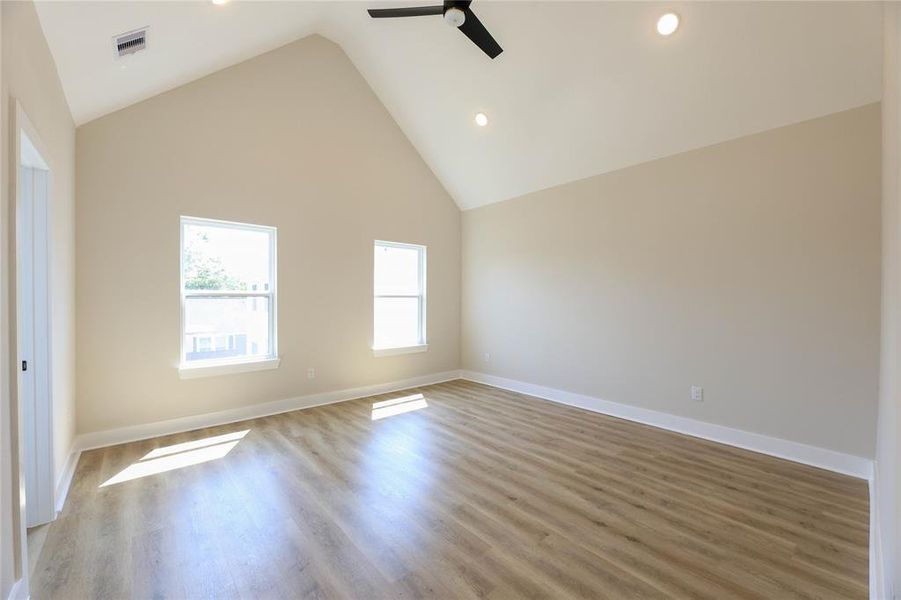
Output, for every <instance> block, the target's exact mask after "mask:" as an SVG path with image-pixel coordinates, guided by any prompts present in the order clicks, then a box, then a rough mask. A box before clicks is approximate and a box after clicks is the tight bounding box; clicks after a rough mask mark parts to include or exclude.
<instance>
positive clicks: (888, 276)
mask: <svg viewBox="0 0 901 600" xmlns="http://www.w3.org/2000/svg"><path fill="white" fill-rule="evenodd" d="M883 42H884V44H885V56H884V59H883V69H884V76H883V97H882V132H883V133H882V353H881V357H882V363H881V369H880V375H881V376H880V389H879V424H878V442H877V446H876V470H875V471H876V473H875V491H876V501H875V502H874V505H873V507H872V510H873V511H875V514H876V517H877V527H878V528H879V533H878V534H877V540H878V541H877V547H878V549H877V551H878V554H877V556H876V558H877V561H876V565H877V572H876V577H877V580H876V585H877V586H883V587H882V588H881V589H880V588H878V587H877V590H879V591H881V592H882V597H886V598H890V597H891V586H893V585H894V587H895V588H896V589H897V588H898V586H899V585H901V582H899V580H898V577H899V574H901V560H899V559H901V557H899V556H898V548H897V543H898V533H899V531H898V525H899V523H901V505H899V503H898V499H899V498H901V493H899V490H898V486H899V484H901V477H899V473H898V470H899V468H901V463H899V462H898V432H899V431H901V387H899V386H901V346H899V344H901V271H899V269H901V191H899V186H898V183H899V178H898V175H899V168H901V155H899V148H901V129H899V116H901V77H899V76H901V46H899V42H901V11H899V7H898V5H897V4H896V3H893V2H890V3H886V4H885V34H884V37H883ZM875 597H880V596H879V594H877V595H876V596H875Z"/></svg>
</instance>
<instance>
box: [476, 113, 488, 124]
mask: <svg viewBox="0 0 901 600" xmlns="http://www.w3.org/2000/svg"><path fill="white" fill-rule="evenodd" d="M487 124H488V115H486V114H485V113H476V125H478V126H479V127H484V126H485V125H487Z"/></svg>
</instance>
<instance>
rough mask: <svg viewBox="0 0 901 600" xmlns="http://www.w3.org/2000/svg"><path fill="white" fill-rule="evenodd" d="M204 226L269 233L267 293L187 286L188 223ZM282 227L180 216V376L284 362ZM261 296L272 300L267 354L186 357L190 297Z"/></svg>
mask: <svg viewBox="0 0 901 600" xmlns="http://www.w3.org/2000/svg"><path fill="white" fill-rule="evenodd" d="M186 225H200V226H204V227H222V228H226V229H245V230H247V231H264V232H266V233H267V234H269V290H268V291H265V292H260V291H257V292H247V291H239V292H223V291H210V290H191V291H190V292H188V290H186V289H185V226H186ZM277 249H278V229H276V228H275V227H270V226H267V225H254V224H250V223H236V222H234V221H221V220H217V219H204V218H201V217H187V216H182V217H180V218H179V224H178V262H179V285H178V288H179V289H178V293H179V302H180V305H181V323H180V327H179V333H180V340H179V365H178V375H179V377H180V378H182V379H192V378H195V377H212V376H214V375H225V374H229V373H247V372H250V371H262V370H267V369H277V368H278V366H279V363H280V359H279V357H278V305H277V298H278V293H277V291H278V278H277V274H278V262H277V261H278V253H277ZM255 296H256V297H260V298H268V299H269V315H270V318H269V345H270V349H269V350H270V351H269V354H268V355H265V356H261V357H260V356H255V357H253V358H249V359H248V358H246V357H239V358H224V359H219V360H204V361H199V360H198V361H192V362H188V361H187V360H185V356H186V352H187V349H186V348H185V300H186V299H187V298H204V297H206V298H248V297H255Z"/></svg>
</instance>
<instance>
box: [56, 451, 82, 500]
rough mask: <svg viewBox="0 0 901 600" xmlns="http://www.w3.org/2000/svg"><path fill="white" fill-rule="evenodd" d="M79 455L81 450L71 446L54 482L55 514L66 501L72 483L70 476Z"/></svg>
mask: <svg viewBox="0 0 901 600" xmlns="http://www.w3.org/2000/svg"><path fill="white" fill-rule="evenodd" d="M80 456H81V450H78V449H77V448H75V447H73V448H72V450H71V451H70V452H69V456H68V457H67V458H66V464H65V465H63V472H62V473H60V475H59V480H58V481H57V482H56V496H54V499H55V504H54V509H55V510H56V514H57V515H59V513H61V512H63V505H65V503H66V496H68V495H69V486H70V485H72V478H73V477H74V476H75V467H77V466H78V458H79V457H80Z"/></svg>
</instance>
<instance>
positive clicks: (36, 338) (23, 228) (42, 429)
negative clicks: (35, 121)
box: [14, 105, 56, 528]
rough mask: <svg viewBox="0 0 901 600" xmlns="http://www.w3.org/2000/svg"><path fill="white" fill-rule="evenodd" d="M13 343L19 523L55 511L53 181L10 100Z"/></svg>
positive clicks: (44, 519)
mask: <svg viewBox="0 0 901 600" xmlns="http://www.w3.org/2000/svg"><path fill="white" fill-rule="evenodd" d="M16 109H17V110H16V132H17V140H16V142H17V144H16V149H17V152H16V157H17V165H16V179H15V182H16V198H15V273H16V275H15V290H16V291H15V299H16V308H15V314H16V318H15V340H16V341H15V347H16V349H17V360H16V362H15V363H14V365H15V367H16V371H17V377H16V406H17V409H18V415H19V427H20V430H19V431H20V437H19V440H20V446H19V450H20V464H19V469H20V471H19V472H20V474H21V475H20V476H21V478H22V484H23V485H20V489H23V490H24V494H25V498H24V500H25V502H24V503H22V499H21V498H20V499H19V501H20V505H21V504H24V507H25V514H24V525H25V527H26V528H31V527H34V526H37V525H41V524H44V523H48V522H50V521H52V520H53V519H54V518H55V517H56V510H55V507H54V495H55V490H54V487H55V486H54V474H53V470H54V469H53V410H52V409H53V401H52V397H51V396H52V390H51V385H50V382H51V379H50V373H51V371H50V369H51V364H50V357H51V353H50V252H49V243H50V235H49V234H50V231H49V219H48V216H49V205H50V190H51V186H52V182H53V177H52V171H51V168H50V163H49V162H48V160H47V159H46V156H47V154H46V152H44V151H43V145H42V143H41V141H40V138H39V136H38V135H37V131H35V129H34V127H33V126H32V125H31V122H30V121H29V120H28V117H27V115H26V114H25V112H24V111H23V110H22V109H21V107H20V106H18V105H17V106H16Z"/></svg>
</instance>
